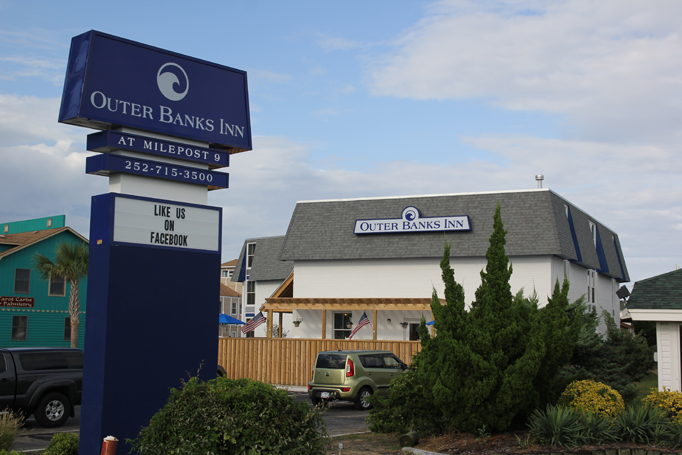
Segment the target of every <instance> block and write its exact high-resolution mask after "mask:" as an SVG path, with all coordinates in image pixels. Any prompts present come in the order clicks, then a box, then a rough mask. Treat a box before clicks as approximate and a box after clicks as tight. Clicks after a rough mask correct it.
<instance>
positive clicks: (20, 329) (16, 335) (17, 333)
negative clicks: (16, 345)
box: [12, 316, 28, 341]
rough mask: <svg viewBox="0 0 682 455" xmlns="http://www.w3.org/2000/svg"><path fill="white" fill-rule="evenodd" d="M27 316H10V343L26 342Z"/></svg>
mask: <svg viewBox="0 0 682 455" xmlns="http://www.w3.org/2000/svg"><path fill="white" fill-rule="evenodd" d="M26 332H28V316H12V341H26Z"/></svg>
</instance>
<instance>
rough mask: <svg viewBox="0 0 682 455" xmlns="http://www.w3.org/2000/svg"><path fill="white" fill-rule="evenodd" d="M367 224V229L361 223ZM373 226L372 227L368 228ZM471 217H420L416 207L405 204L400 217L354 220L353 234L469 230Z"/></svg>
mask: <svg viewBox="0 0 682 455" xmlns="http://www.w3.org/2000/svg"><path fill="white" fill-rule="evenodd" d="M363 224H367V226H368V228H367V229H362V225H363ZM369 226H374V229H371V228H369ZM469 231H471V218H470V217H469V215H449V216H429V217H422V216H421V212H420V210H419V209H418V208H417V207H414V206H411V205H409V206H407V207H405V208H404V209H403V210H402V212H401V217H400V218H377V219H358V220H355V225H354V227H353V234H356V235H372V234H416V233H423V232H469Z"/></svg>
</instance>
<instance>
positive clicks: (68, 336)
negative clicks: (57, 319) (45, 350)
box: [64, 317, 71, 341]
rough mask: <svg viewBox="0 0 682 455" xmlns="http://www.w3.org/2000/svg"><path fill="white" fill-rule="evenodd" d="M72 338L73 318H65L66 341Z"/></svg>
mask: <svg viewBox="0 0 682 455" xmlns="http://www.w3.org/2000/svg"><path fill="white" fill-rule="evenodd" d="M70 340H71V318H70V317H66V318H64V341H70Z"/></svg>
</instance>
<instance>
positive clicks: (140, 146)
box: [87, 131, 230, 169]
mask: <svg viewBox="0 0 682 455" xmlns="http://www.w3.org/2000/svg"><path fill="white" fill-rule="evenodd" d="M87 148H88V150H91V151H93V152H100V153H106V152H112V151H114V150H130V151H131V152H140V153H145V154H150V155H156V156H163V157H166V158H175V159H179V160H183V161H192V162H195V163H202V164H207V165H208V167H209V168H211V169H216V168H220V167H226V166H229V164H230V154H229V153H227V152H226V151H224V150H218V149H212V148H207V147H199V146H196V145H190V144H185V143H182V142H173V141H166V140H163V139H156V138H153V137H148V136H138V135H136V134H128V133H120V132H118V131H102V132H101V133H94V134H88V146H87Z"/></svg>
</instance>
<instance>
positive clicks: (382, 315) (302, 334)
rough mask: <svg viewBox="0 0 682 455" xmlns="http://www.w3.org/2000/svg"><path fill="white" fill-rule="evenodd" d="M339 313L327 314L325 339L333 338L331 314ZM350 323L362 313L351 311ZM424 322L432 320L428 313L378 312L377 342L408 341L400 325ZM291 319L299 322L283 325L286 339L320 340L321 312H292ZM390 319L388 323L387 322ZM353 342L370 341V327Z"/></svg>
mask: <svg viewBox="0 0 682 455" xmlns="http://www.w3.org/2000/svg"><path fill="white" fill-rule="evenodd" d="M338 312H340V311H328V312H327V338H333V337H334V327H333V324H334V317H333V313H338ZM352 313H353V316H352V321H353V324H356V323H357V322H358V320H360V317H361V316H362V313H363V312H362V311H353V312H352ZM367 316H368V317H369V320H370V322H371V323H372V326H374V324H376V321H374V312H373V311H367ZM422 317H423V318H424V320H425V321H426V322H429V321H431V320H432V316H431V312H430V311H378V312H377V319H378V320H379V325H378V327H377V339H379V340H409V328H408V327H405V328H403V327H402V326H401V325H400V323H401V322H407V323H418V322H419V321H420V320H421V318H422ZM293 319H299V320H301V325H300V326H299V327H293V325H289V326H287V325H285V327H286V328H287V330H288V335H287V336H288V337H290V338H320V337H321V336H322V312H321V311H314V310H298V311H294V313H293ZM389 319H390V322H389ZM353 339H354V340H371V339H372V327H370V326H365V327H363V328H361V329H360V330H359V331H358V333H357V334H355V336H354V337H353Z"/></svg>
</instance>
